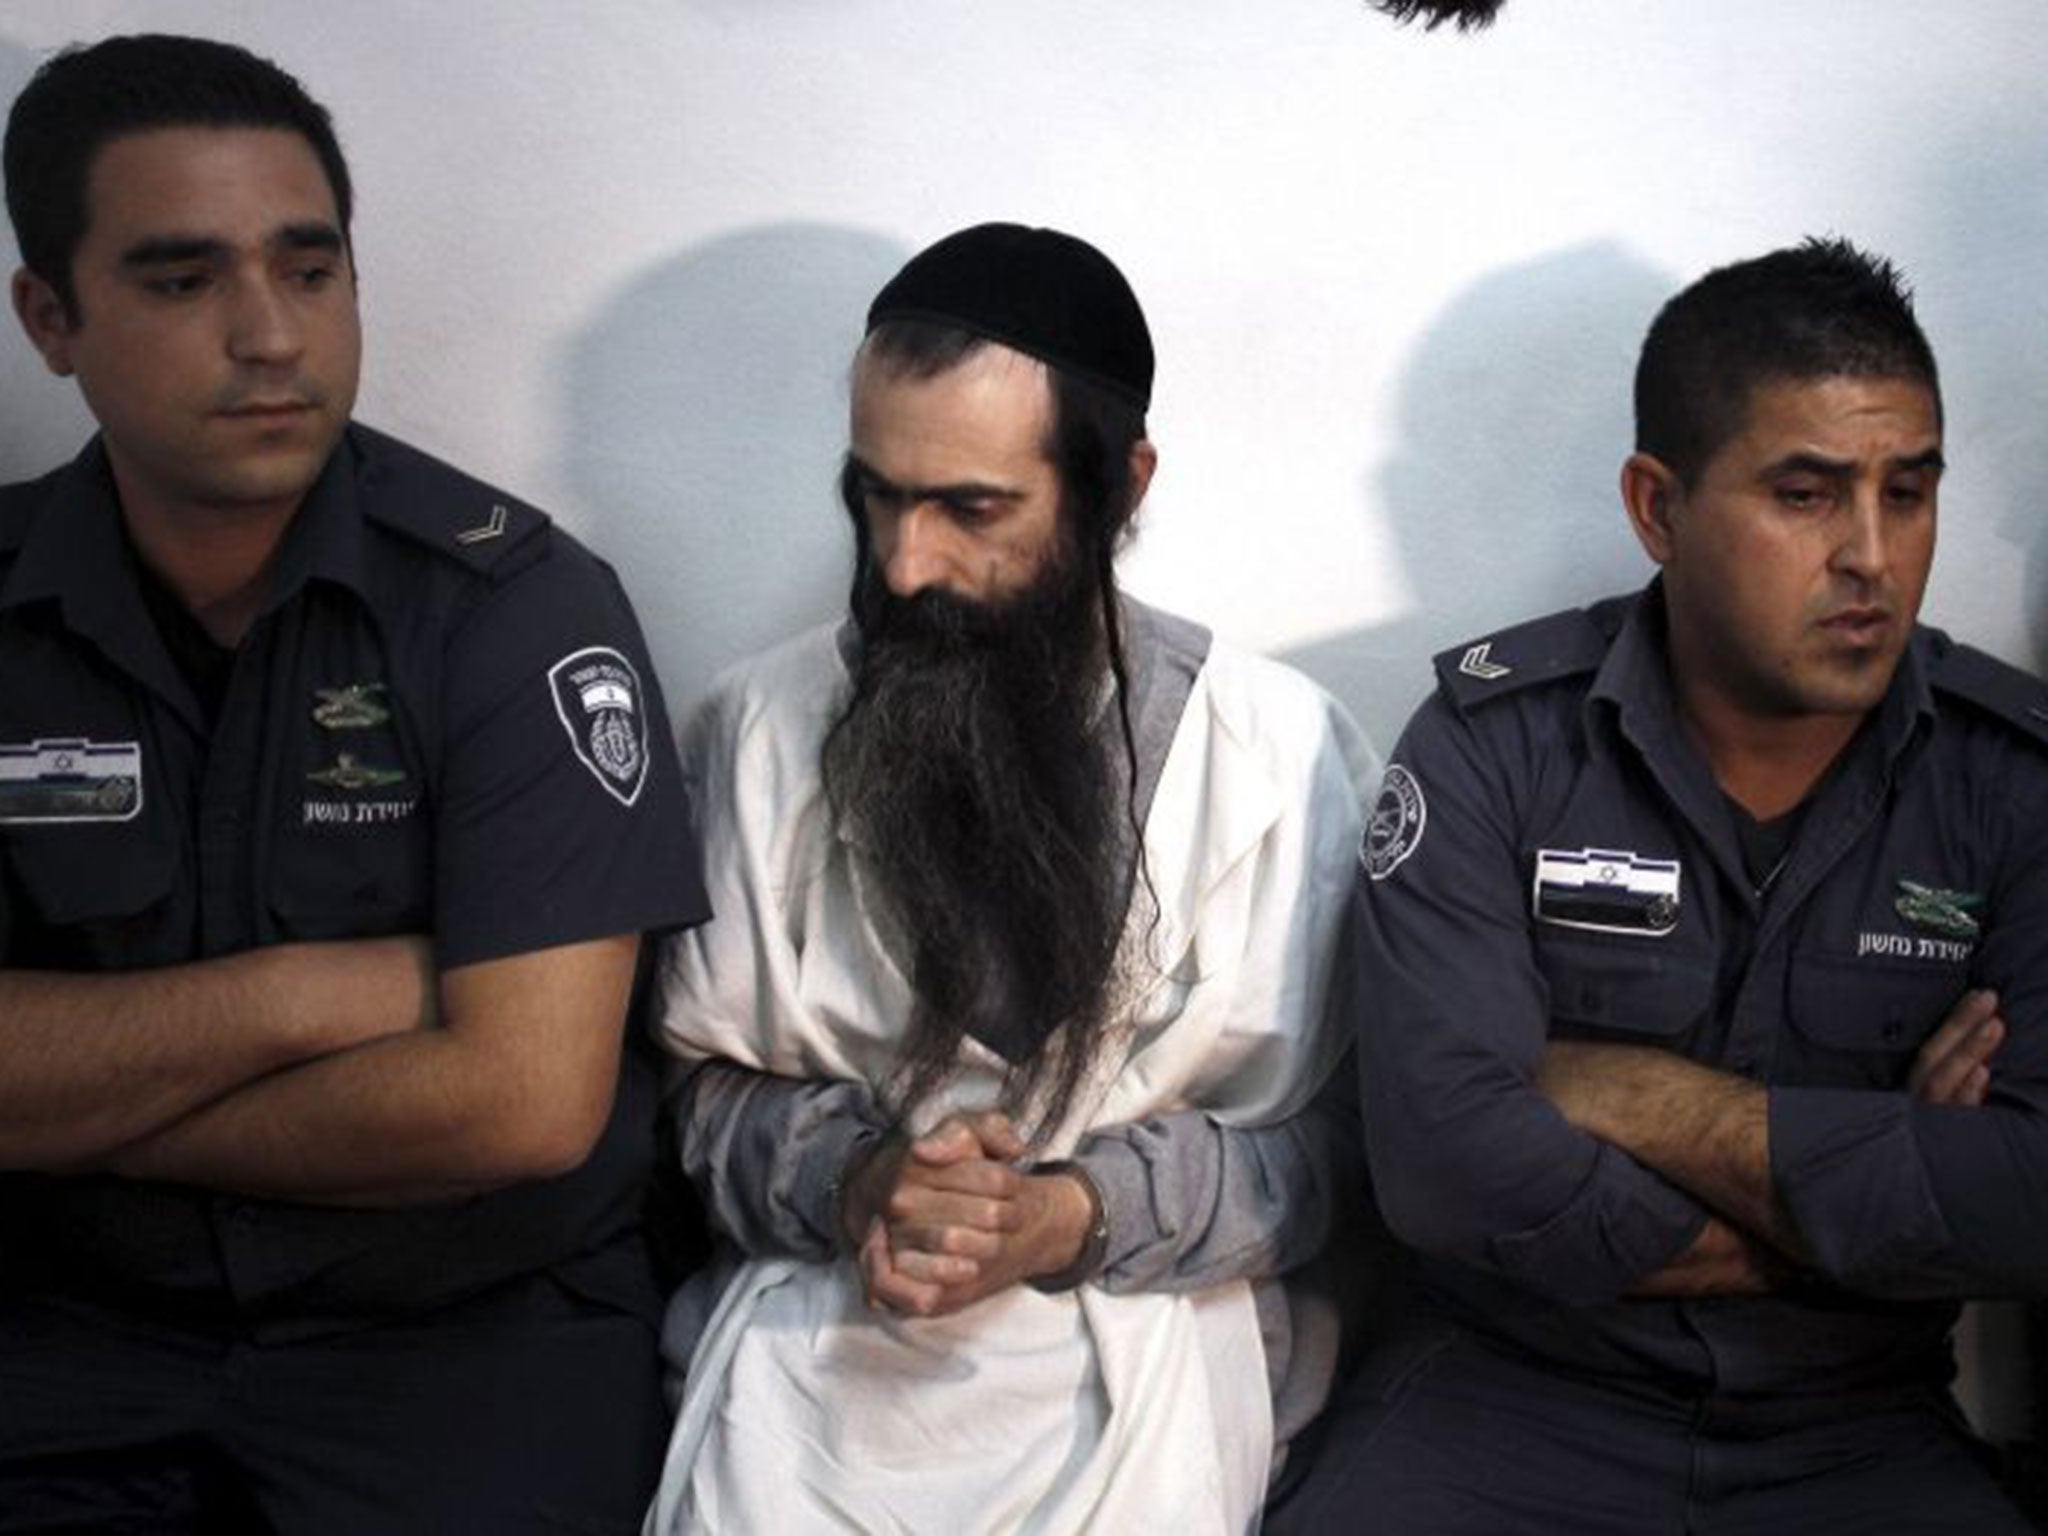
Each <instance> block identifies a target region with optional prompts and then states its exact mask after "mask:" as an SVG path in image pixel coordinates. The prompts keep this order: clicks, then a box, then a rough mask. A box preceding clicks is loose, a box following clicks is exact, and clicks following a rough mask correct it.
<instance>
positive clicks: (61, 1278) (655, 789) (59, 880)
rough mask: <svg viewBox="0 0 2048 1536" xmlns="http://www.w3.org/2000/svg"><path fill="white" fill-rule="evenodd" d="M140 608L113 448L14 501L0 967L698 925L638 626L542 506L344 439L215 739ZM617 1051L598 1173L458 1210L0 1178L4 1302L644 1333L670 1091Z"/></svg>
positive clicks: (310, 1326) (0, 499)
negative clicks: (550, 1317) (556, 1288)
mask: <svg viewBox="0 0 2048 1536" xmlns="http://www.w3.org/2000/svg"><path fill="white" fill-rule="evenodd" d="M144 590H145V588H144V583H143V578H142V574H141V572H140V571H139V569H138V566H137V562H136V559H135V557H134V554H133V552H132V551H131V549H130V547H129V545H128V542H127V539H126V536H125V534H124V532H123V529H122V525H121V519H120V513H119V508H118V506H117V504H116V501H115V497H114V492H113V486H112V481H111V478H110V476H109V473H108V470H107V466H106V461H105V456H104V454H103V453H102V451H101V449H100V447H99V445H98V444H97V442H95V443H94V444H93V445H91V446H89V447H88V448H87V449H86V450H85V452H84V453H83V454H81V455H80V457H79V458H78V459H77V460H75V461H74V462H73V463H72V464H70V465H68V466H67V467H65V468H63V469H60V470H58V471H56V472H55V473H53V474H51V475H48V476H45V477H44V478H42V479H41V480H37V481H34V482H31V483H27V484H22V485H16V486H10V487H7V488H6V489H4V490H0V965H5V966H8V967H14V968H22V969H31V968H33V969H50V970H77V971H113V970H128V969H134V968H141V967H154V966H167V965H176V964H179V963H181V962H184V961H189V960H194V959H198V958H202V957H206V956H213V955H222V954H229V953H233V952H235V951H238V950H242V949H246V948H249V947H251V946H254V945H259V944H271V943H279V942H285V941H292V940H317V939H346V938H362V937H374V936H379V935H388V934H405V933H424V934H428V935H431V937H432V940H433V944H434V948H435V955H436V959H437V962H438V963H439V964H440V965H441V966H442V967H443V968H452V967H455V966H460V965H464V964H468V963H471V962H475V961H481V960H489V959H493V958H497V957H502V956H507V955H514V954H519V953H523V952H526V951H530V950H534V949H540V948H544V947H548V946H551V945H557V944H565V943H570V942H574V941H578V940H585V939H594V938H599V937H603V936H606V935H610V934H617V933H628V932H635V931H643V930H654V929H664V928H671V927H675V926H679V925H686V924H689V923H692V922H696V921H700V920H701V919H702V918H703V917H704V916H706V907H705V902H704V897H703V892H702V887H701V884H700V879H699V872H698V865H697V856H696V850H695V847H694V844H693V841H692V836H691V833H690V830H689V818H688V813H687V808H686V805H685V799H684V792H683V788H682V784H681V779H680V773H679V770H678V768H677V766H676V761H675V756H674V751H673V746H672V743H671V740H670V733H669V728H668V724H667V721H666V718H665V716H664V713H663V709H662V704H661V698H660V693H659V690H658V688H657V687H656V684H655V679H654V674H653V669H652V668H651V667H650V666H649V664H648V661H647V657H646V654H645V649H644V646H643V643H642V640H641V636H640V632H639V629H638V627H637V625H636V624H635V622H634V619H633V615H632V612H631V610H630V609H629V607H628V605H627V602H626V598H625V595H624V593H623V592H622V591H621V590H620V588H619V585H618V581H617V579H616V578H615V577H614V575H613V574H612V572H611V570H610V569H609V567H607V566H606V565H604V564H603V563H602V562H601V561H599V560H597V559H595V558H594V557H593V556H591V555H590V554H589V553H588V552H587V551H586V550H584V549H583V548H582V547H581V546H580V545H578V544H577V543H576V542H575V540H573V539H571V538H570V537H569V536H568V535H566V534H565V533H562V532H561V531H560V530H558V529H555V528H553V527H552V526H551V525H550V524H549V522H548V520H547V519H546V518H545V517H544V516H543V515H542V514H540V513H538V512H536V511H534V510H532V509H531V508H529V507H526V506H524V505H522V504H521V503H519V502H518V501H516V500H515V499H513V498H511V497H508V496H506V495H504V494H503V493H502V492H499V491H495V490H493V489H491V488H490V487H488V486H486V485H482V484H480V483H478V482H477V481H474V480H472V479H469V478H468V477H467V476H464V475H462V474H459V473H458V472H456V471H455V470H453V469H450V468H449V467H448V466H446V465H444V464H441V463H439V462H437V461H436V460H433V459H431V458H428V457H427V456H425V455H423V454H420V453H418V452H415V451H414V450H412V449H410V448H407V447H405V446H404V445H403V444H400V443H397V442H394V441H392V440H391V439H389V438H387V437H383V436H381V435H380V434H377V433H375V432H371V431H369V430H367V429H365V428H362V427H351V428H350V429H349V431H348V432H347V434H346V436H345V437H344V438H343V440H342V442H341V444H340V445H339V447H338V448H337V449H336V451H335V454H334V456H333V458H332V459H331V460H330V461H329V463H328V465H327V466H326V469H325V470H324V471H323V473H322V475H321V477H320V479H319V480H318V481H317V482H316V484H315V485H314V487H313V488H312V490H311V491H310V492H309V493H308V496H307V499H306V502H305V504H304V506H303V507H302V508H301V509H300V511H299V513H298V515H297V516H296V517H295V518H294V519H293V522H292V524H291V526H290V528H289V529H288V531H287V532H286V535H285V539H284V543H283V545H282V547H281V549H280V552H279V556H278V565H277V572H276V576H275V579H274V584H273V590H272V592H271V594H270V596H269V598H268V600H267V601H266V603H265V605H264V608H263V611H262V613H261V615H260V616H259V617H258V618H257V620H256V622H255V624H254V625H253V627H252V628H251V629H250V630H249V632H248V634H247V636H246V637H245V638H244V640H243V641H242V643H241V645H240V646H239V647H238V648H237V650H236V651H235V652H234V653H233V655H232V659H231V661H230V663H229V664H228V666H227V669H226V672H225V677H224V680H223V685H222V691H221V693H220V696H219V698H218V700H217V701H215V702H216V703H217V713H216V712H215V709H214V708H212V707H209V706H208V705H207V704H205V703H202V701H201V699H200V698H199V697H198V696H197V695H195V693H194V691H193V689H192V687H191V686H190V684H189V683H188V675H189V673H190V670H191V669H190V668H181V667H180V666H179V665H178V664H177V663H176V662H175V661H174V660H173V656H172V653H171V651H170V650H169V649H167V647H166V644H165V641H164V638H163V636H162V634H161V633H160V632H159V627H158V625H157V624H156V623H155V622H154V621H153V620H152V618H151V616H150V613H149V611H148V607H147V605H146V603H145V599H144ZM626 1061H627V1064H626V1067H625V1069H624V1071H623V1073H622V1077H621V1083H620V1091H619V1094H618V1097H617V1101H616V1103H615V1105H614V1109H613V1113H612V1117H611V1121H610V1123H609V1125H608V1126H607V1128H606V1130H605V1133H604V1135H603V1138H602V1139H601V1141H600V1143H599V1145H598V1147H597V1150H596V1151H595V1152H594V1153H593V1154H592V1156H591V1157H590V1159H589V1160H588V1161H587V1162H586V1163H585V1164H584V1165H583V1166H582V1167H581V1168H579V1169H577V1170H575V1171H574V1172H572V1173H569V1174H567V1175H564V1176H562V1177H560V1178H555V1179H548V1180H541V1181H536V1182H534V1183H530V1184H524V1185H519V1186H515V1187H512V1188H508V1189H505V1190H502V1191H499V1192H496V1193H492V1194H487V1195H484V1196H481V1197H479V1198H475V1199H471V1200H466V1201H462V1202H458V1203H455V1204H452V1205H439V1206H430V1207H417V1208H411V1209H396V1210H386V1211H358V1210H340V1209H334V1208H328V1207H314V1206H307V1205H298V1204H293V1203H289V1202H282V1201H257V1200H243V1199H231V1198H226V1197H223V1196H217V1195H213V1194H210V1193H208V1192H205V1191H202V1190H198V1189H190V1188H183V1187H172V1186H165V1185H157V1184H148V1183H140V1182H133V1181H129V1180H124V1179H119V1178H114V1177H106V1176H95V1177H85V1178H54V1177H46V1176H42V1175H36V1174H21V1173H17V1174H11V1175H5V1176H0V1285H4V1286H5V1287H6V1288H8V1289H11V1290H14V1291H16V1292H17V1293H25V1292H28V1291H40V1290H51V1291H55V1292H59V1293H70V1294H87V1295H92V1296H96V1297H100V1298H103V1299H106V1300H109V1301H113V1302H116V1303H119V1304H132V1305H135V1306H137V1307H139V1308H141V1309H143V1310H145V1311H149V1312H151V1313H153V1314H159V1315H171V1316H191V1317H194V1318H204V1319H222V1318H232V1319H237V1320H240V1321H242V1322H244V1323H246V1324H248V1325H249V1326H251V1327H253V1328H254V1329H256V1330H257V1331H258V1332H259V1334H260V1333H266V1332H267V1333H270V1334H274V1335H278V1336H287V1335H291V1334H298V1333H308V1332H318V1331H322V1330H326V1329H330V1328H334V1327H342V1326H348V1325H350V1324H352V1323H356V1322H360V1321H367V1320H374V1319H377V1318H381V1317H387V1316H392V1315H397V1314H404V1313H413V1312H419V1311H424V1310H426V1309H428V1308H430V1307H432V1306H435V1305H437V1304H439V1303H442V1302H445V1301H449V1300H453V1299H455V1298H457V1297H460V1296H463V1295H466V1294H470V1293H473V1292H476V1291H478V1290H481V1289H483V1288H484V1287H486V1286H489V1285H491V1284H493V1283H495V1282H498V1281H501V1280H505V1279H509V1278H512V1277H515V1276H520V1275H527V1274H532V1273H536V1272H540V1271H548V1272H552V1273H554V1274H556V1275H558V1276H559V1277H560V1278H561V1279H562V1280H563V1281H564V1283H567V1284H570V1285H571V1286H572V1287H573V1288H576V1289H578V1290H579V1291H581V1292H583V1293H584V1294H586V1295H590V1296H592V1297H594V1298H598V1299H602V1300H605V1301H608V1302H612V1303H614V1304H617V1305H622V1306H629V1307H632V1308H634V1309H636V1310H646V1311H648V1312H650V1313H652V1311H653V1309H654V1307H655V1305H656V1298H655V1297H654V1296H653V1294H652V1288H651V1284H650V1281H649V1277H648V1274H647V1262H646V1258H645V1255H644V1252H643V1251H642V1249H641V1246H640V1244H639V1243H638V1241H637V1239H636V1237H635V1233H636V1230H637V1228H636V1224H637V1220H638V1210H639V1203H640V1199H641V1194H642V1185H643V1181H644V1178H645V1175H646V1172H647V1169H648V1160H649V1155H650V1152H649V1144H650V1136H651V1125H652V1118H653V1115H652V1098H653V1094H652V1076H651V1067H650V1064H649V1062H648V1061H647V1060H646V1059H644V1057H643V1055H642V1052H641V1051H640V1050H639V1049H636V1048H629V1049H628V1051H627V1052H626Z"/></svg>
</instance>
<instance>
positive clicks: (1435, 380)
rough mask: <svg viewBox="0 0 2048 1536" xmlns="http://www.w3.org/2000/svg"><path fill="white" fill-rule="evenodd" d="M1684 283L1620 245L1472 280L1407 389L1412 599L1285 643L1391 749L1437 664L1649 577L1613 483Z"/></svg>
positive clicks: (1403, 519)
mask: <svg viewBox="0 0 2048 1536" xmlns="http://www.w3.org/2000/svg"><path fill="white" fill-rule="evenodd" d="M1675 287H1676V284H1674V283H1672V282H1671V281H1669V280H1668V279H1667V278H1666V277H1665V276H1664V275H1663V274H1662V273H1660V272H1657V271H1655V270H1654V269H1652V268H1650V267H1648V266H1647V265H1645V264H1644V263H1642V262H1640V261H1638V260H1636V259H1635V258H1633V257H1631V256H1630V255H1628V254H1627V253H1626V252H1625V251H1623V250H1621V249H1619V248H1618V247H1616V246H1614V245H1612V244H1610V243H1605V242H1602V243H1598V244H1592V245H1586V246H1581V247H1576V248H1574V249H1571V250H1566V251H1561V252H1559V253H1557V254H1556V255H1553V256H1547V257H1544V258H1543V259H1542V260H1540V261H1535V262H1532V263H1529V264H1527V265H1524V266H1520V267H1514V268H1511V269H1509V270H1507V271H1503V272H1499V273H1496V274H1494V275H1492V276H1489V277H1486V278H1484V279H1482V280H1481V281H1480V282H1478V283H1476V284H1474V285H1473V286H1472V287H1471V288H1470V289H1468V290H1467V291H1466V292H1465V293H1463V294H1462V295H1460V296H1459V297H1458V298H1457V299H1456V300H1455V301H1454V302H1453V303H1452V304H1451V305H1450V307H1449V308H1448V309H1446V310H1445V311H1444V313H1443V315H1442V316H1441V318H1439V319H1438V320H1437V321H1436V322H1435V324H1433V325H1432V326H1431V327H1430V328H1429V330H1428V331H1427V332H1425V333H1424V335H1423V337H1422V340H1421V341H1420V343H1419V344H1418V345H1417V348H1416V351H1415V355H1414V358H1413V361H1412V362H1411V364H1410V366H1409V367H1408V369H1407V371H1406V372H1405V374H1404V375H1403V377H1402V380H1401V383H1400V386H1399V388H1400V400H1399V404H1398V406H1397V412H1398V416H1397V419H1398V421H1399V423H1400V441H1399V444H1398V446H1397V447H1396V448H1395V450H1394V452H1393V454H1392V456H1391V458H1390V459H1389V460H1388V461H1387V462H1386V463H1385V464H1384V465H1383V466H1382V467H1381V468H1380V469H1379V470H1378V472H1377V479H1378V492H1379V494H1378V495H1377V496H1376V497H1375V496H1368V497H1367V498H1366V500H1367V505H1368V506H1369V507H1370V506H1373V505H1375V504H1377V505H1379V506H1382V507H1384V509H1385V512H1386V515H1387V516H1389V517H1391V518H1392V520H1393V529H1394V539H1395V544H1396V546H1397V548H1398V550H1399V552H1400V557H1401V562H1402V572H1403V575H1404V577H1405V579H1406V581H1407V584H1408V589H1409V592H1410V594H1411V597H1412V601H1413V605H1414V606H1413V607H1412V608H1411V609H1410V611H1409V612H1408V613H1407V614H1406V615H1404V616H1403V617H1401V618H1399V619H1396V620H1394V621H1393V622H1391V623H1388V624H1383V625H1377V626H1374V627H1371V628H1367V629H1361V630H1355V631H1353V632H1351V633H1349V634H1344V635H1339V636H1337V637H1336V638H1334V639H1331V640H1324V641H1319V642H1316V643H1314V644H1312V645H1307V646H1303V647H1300V648H1299V649H1296V650H1294V651H1291V652H1289V653H1287V654H1286V656H1285V658H1284V659H1285V660H1287V661H1288V662H1290V663H1292V664H1293V665H1295V666H1297V667H1299V668H1301V669H1302V670H1303V671H1304V672H1306V673H1308V674H1309V675H1310V676H1311V677H1313V678H1315V679H1316V681H1317V682H1319V683H1321V684H1322V685H1323V686H1324V687H1325V688H1327V689H1329V690H1330V692H1331V693H1333V694H1335V695H1336V696H1337V697H1338V698H1339V699H1340V700H1342V701H1343V702H1344V704H1345V705H1346V706H1347V707H1348V708H1350V709H1351V711H1352V712H1353V713H1354V714H1355V715H1357V717H1358V719H1359V722H1360V723H1361V724H1362V725H1364V726H1365V728H1366V730H1367V731H1369V732H1370V733H1371V734H1372V738H1373V740H1374V742H1375V743H1377V744H1378V745H1379V747H1380V749H1381V750H1382V751H1391V750H1392V748H1393V744H1394V741H1395V739H1396V738H1397V737H1398V736H1399V734H1400V731H1401V727H1402V726H1403V725H1404V724H1405V723H1406V722H1407V718H1408V715H1409V713H1410V712H1411V711H1412V710H1413V709H1414V707H1415V706H1416V704H1418V703H1419V702H1420V701H1421V699H1422V698H1423V696H1424V694H1426V693H1427V692H1428V690H1429V688H1430V686H1431V683H1430V670H1429V658H1430V656H1432V655H1433V654H1434V653H1435V652H1437V651H1440V650H1443V649H1445V648H1446V647H1448V646H1451V645H1454V644H1456V643H1457V642H1459V641H1461V640H1467V639H1476V638H1478V637H1480V636H1483V635H1485V634H1487V633H1488V632H1490V631H1493V630H1498V629H1502V628H1505V627H1506V626H1507V625H1509V624H1512V623H1515V622H1517V621H1519V620H1522V619H1528V618H1534V617H1536V616H1537V615H1539V614H1543V613H1548V612H1550V611H1552V610H1554V609H1558V608H1564V607H1570V606H1574V605H1577V604H1582V603H1586V602H1590V601H1592V600H1594V599H1596V598H1599V597H1603V596H1606V595H1607V594H1609V593H1612V592H1619V591H1624V590H1626V589H1628V588H1631V587H1635V586H1639V585H1641V584H1642V582H1643V581H1645V580H1646V579H1647V578H1648V576H1649V569H1650V568H1649V566H1648V563H1647V562H1646V561H1645V560H1644V558H1643V556H1642V553H1641V551H1640V550H1639V548H1638V547H1637V545H1636V542H1635V538H1634V536H1633V535H1632V534H1631V533H1630V532H1629V530H1628V525H1627V523H1626V521H1625V520H1624V518H1623V515H1622V511H1621V503H1620V498H1619V495H1618V493H1617V491H1616V489H1615V484H1616V479H1617V477H1618V475H1619V472H1620V468H1621V461H1622V460H1623V459H1624V458H1625V457H1627V455H1628V451H1629V446H1630V443H1631V442H1632V440H1633V427H1632V417H1631V412H1630V404H1629V387H1630V381H1631V379H1632V377H1633V375H1634V370H1635V358H1636V350H1637V348H1638V346H1639V345H1640V344H1641V341H1642V336H1643V332H1644V331H1645V330H1646V329H1647V328H1648V326H1649V323H1650V319H1651V317H1652V316H1653V315H1654V314H1655V313H1656V311H1657V307H1658V306H1659V305H1660V304H1662V303H1663V301H1664V300H1665V299H1666V298H1667V297H1668V296H1669V295H1670V293H1671V292H1672V291H1673V289H1674V288H1675Z"/></svg>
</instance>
